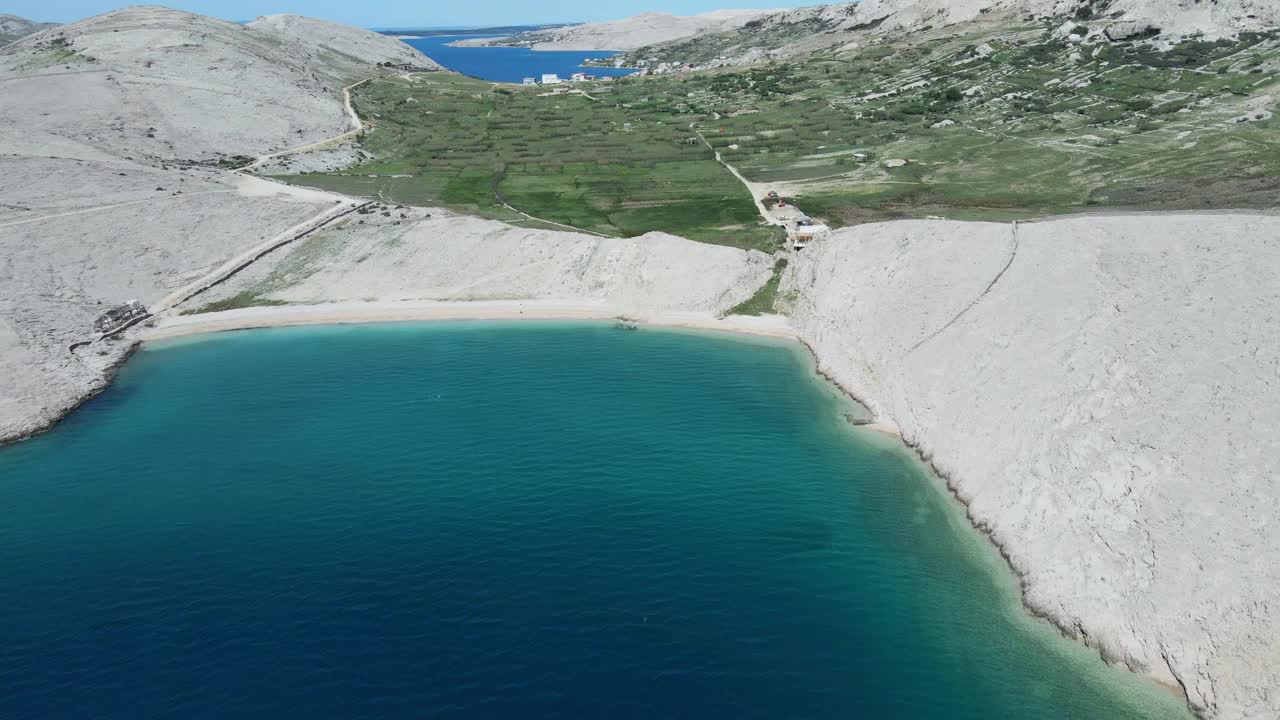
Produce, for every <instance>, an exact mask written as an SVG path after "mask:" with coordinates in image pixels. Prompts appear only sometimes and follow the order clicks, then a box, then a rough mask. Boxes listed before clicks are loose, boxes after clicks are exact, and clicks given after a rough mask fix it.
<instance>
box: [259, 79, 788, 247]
mask: <svg viewBox="0 0 1280 720" xmlns="http://www.w3.org/2000/svg"><path fill="white" fill-rule="evenodd" d="M355 104H356V108H357V111H358V112H359V113H360V115H361V117H363V118H366V119H367V120H368V121H370V122H371V123H372V124H373V125H374V127H375V130H374V131H373V132H372V133H370V134H368V136H367V137H366V139H365V140H364V149H365V150H367V151H368V152H370V153H372V154H373V155H374V158H375V159H374V160H373V161H372V162H369V163H365V164H363V165H361V166H359V167H356V168H352V169H351V170H348V171H345V172H343V173H340V174H309V175H303V176H285V177H284V178H283V179H286V180H289V181H292V182H298V183H302V184H307V185H312V186H315V187H322V188H325V189H330V190H338V191H343V192H349V193H354V194H359V195H367V196H373V197H380V198H383V199H384V200H387V201H389V202H397V203H405V204H414V205H443V206H446V207H449V208H453V209H457V210H461V211H464V212H470V213H474V214H478V215H482V216H485V217H491V218H494V219H498V220H505V221H511V222H521V223H523V224H530V225H536V224H537V223H536V222H532V221H529V220H528V219H527V218H524V217H523V216H521V215H520V214H519V213H517V212H515V210H518V211H520V212H522V213H526V214H528V215H531V216H533V217H535V218H540V219H542V220H546V221H549V222H552V223H561V224H563V225H569V226H572V227H575V228H581V229H583V230H587V231H590V232H595V233H599V234H602V235H613V236H627V237H631V236H637V235H643V234H644V233H647V232H651V231H655V230H661V231H665V232H670V233H674V234H677V235H681V236H683V237H687V238H691V239H694V240H701V241H705V242H713V243H720V244H726V245H734V246H738V247H748V248H761V249H772V248H773V247H775V246H776V245H777V243H778V242H779V240H780V237H779V235H778V232H777V230H776V228H773V227H771V226H767V225H764V224H763V223H762V222H761V219H760V217H759V215H758V214H757V213H756V210H755V206H754V205H753V204H752V202H751V198H750V197H749V196H748V194H747V192H746V190H745V188H744V187H743V186H742V184H741V183H739V182H738V181H737V180H736V179H735V178H734V177H733V176H732V175H731V174H730V173H729V172H728V171H727V170H725V169H724V168H723V167H722V166H721V165H720V164H719V163H717V162H716V161H715V159H714V158H713V156H712V153H711V151H710V150H708V149H707V147H706V146H705V145H702V144H701V143H695V144H691V143H689V142H688V139H689V137H690V136H691V134H692V133H691V131H690V130H689V127H688V125H689V122H690V121H689V120H683V121H680V120H678V119H674V118H672V117H669V116H667V115H665V114H664V113H662V112H661V110H659V109H657V108H655V107H644V106H642V107H632V108H624V107H621V106H620V105H618V104H617V103H615V102H610V101H608V100H605V99H599V100H595V99H590V98H588V97H585V96H583V95H558V96H539V94H538V89H537V88H532V89H531V88H523V87H520V88H516V87H511V86H499V85H495V84H493V83H488V82H483V81H479V80H474V79H470V78H466V77H462V76H458V75H452V74H445V73H436V74H429V75H419V76H415V77H414V78H413V79H411V80H406V79H404V78H384V79H380V80H377V81H375V82H373V83H371V84H370V85H368V86H366V87H364V88H361V89H360V91H359V92H358V94H357V95H356V98H355ZM513 209H514V210H513Z"/></svg>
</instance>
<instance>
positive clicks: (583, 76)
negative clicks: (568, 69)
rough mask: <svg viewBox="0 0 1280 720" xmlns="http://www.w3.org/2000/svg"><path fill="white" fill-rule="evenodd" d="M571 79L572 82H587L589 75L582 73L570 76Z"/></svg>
mask: <svg viewBox="0 0 1280 720" xmlns="http://www.w3.org/2000/svg"><path fill="white" fill-rule="evenodd" d="M569 79H570V80H572V81H574V82H585V81H586V79H587V74H586V73H580V72H578V73H574V74H573V75H570V76H569Z"/></svg>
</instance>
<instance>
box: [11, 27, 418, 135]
mask: <svg viewBox="0 0 1280 720" xmlns="http://www.w3.org/2000/svg"><path fill="white" fill-rule="evenodd" d="M384 62H391V63H397V64H399V63H404V64H410V65H416V66H422V67H424V68H435V67H438V66H436V65H435V63H433V62H431V60H429V59H428V58H427V57H426V56H424V55H422V54H421V53H418V52H417V51H416V50H413V49H412V48H410V47H408V46H407V45H405V44H404V43H402V42H399V41H397V40H395V39H392V38H388V37H384V36H382V35H378V34H377V33H373V32H369V31H365V30H359V29H357V28H346V29H341V28H340V26H333V25H331V24H329V23H322V22H318V21H305V22H302V21H296V20H293V19H289V18H277V19H271V18H268V19H264V20H262V21H259V22H257V23H254V25H252V26H244V25H239V24H236V23H232V22H227V21H224V20H217V19H214V18H209V17H204V16H201V15H195V14H193V13H188V12H182V11H178V10H171V9H168V8H162V7H130V8H125V9H123V10H117V11H115V12H110V13H107V14H105V15H99V16H96V17H92V18H89V19H87V20H81V21H79V22H75V23H71V24H69V25H62V26H58V27H55V28H51V29H48V30H45V31H43V32H39V33H36V34H34V35H30V36H28V37H26V38H23V39H21V40H19V41H17V42H15V43H13V44H11V45H9V46H7V47H5V48H4V49H2V50H0V75H2V76H3V80H4V87H3V93H4V96H5V102H4V103H0V126H4V127H7V128H8V129H10V130H15V131H23V130H24V129H26V131H29V132H31V133H32V134H34V135H35V136H42V135H46V134H51V135H57V136H59V137H61V138H75V139H79V140H89V141H91V142H90V144H92V145H93V146H94V147H96V148H99V149H101V150H105V151H107V152H111V153H114V154H120V155H130V156H134V157H146V158H153V159H164V160H210V159H215V158H217V157H219V156H237V155H257V154H260V153H264V152H268V151H271V150H277V149H284V148H288V147H295V146H298V145H302V144H304V143H306V142H309V141H310V142H314V141H319V140H322V139H324V138H326V137H330V136H333V135H335V134H337V133H339V132H342V130H343V129H345V128H347V123H348V118H347V117H346V114H345V113H344V110H343V106H342V100H341V92H340V89H341V87H342V86H343V85H345V84H348V83H351V82H354V81H356V80H359V79H362V78H364V77H367V76H369V75H370V74H372V73H373V72H375V71H376V68H375V67H373V66H374V65H376V64H378V63H384ZM211 118H216V119H217V121H216V122H211V121H210V119H211Z"/></svg>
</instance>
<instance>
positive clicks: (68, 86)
mask: <svg viewBox="0 0 1280 720" xmlns="http://www.w3.org/2000/svg"><path fill="white" fill-rule="evenodd" d="M255 25H257V27H255V28H249V27H244V26H241V25H236V24H234V23H228V22H223V21H220V20H213V19H211V18H206V17H202V16H199V15H193V14H190V13H184V12H179V11H175V10H168V9H164V8H151V7H143V8H129V9H126V10H121V11H118V12H113V13H109V14H107V15H103V16H99V17H96V18H90V19H88V20H85V21H82V22H78V23H74V24H71V25H66V26H59V27H55V28H51V29H48V30H45V31H43V32H38V33H36V34H33V35H30V36H29V37H26V38H24V39H22V40H20V41H18V42H17V43H14V44H12V45H10V46H8V47H6V48H4V49H3V50H0V96H3V98H4V102H0V256H2V257H3V260H4V261H3V263H0V287H3V292H0V440H7V439H13V438H16V437H21V436H23V435H25V434H28V433H30V432H32V431H33V430H37V429H39V428H41V427H44V426H46V425H47V424H49V423H51V422H53V421H55V420H56V419H57V418H58V417H60V416H61V415H62V414H63V413H65V412H66V411H67V410H69V409H70V408H72V407H74V406H75V405H77V404H78V403H79V402H80V401H81V400H82V399H83V398H84V397H85V396H86V395H87V394H89V393H92V392H93V391H95V390H96V389H98V388H100V387H101V386H102V385H103V384H104V383H105V382H106V372H107V370H109V368H110V367H111V366H112V365H113V364H115V363H116V362H118V361H119V360H120V358H122V357H123V356H124V355H125V354H126V352H127V349H128V348H129V346H130V343H129V342H128V341H110V340H97V341H96V342H93V343H92V344H88V345H81V343H86V342H88V341H92V340H96V339H97V338H98V336H99V333H97V332H95V331H94V329H93V324H94V321H95V320H96V319H97V318H98V317H99V316H100V315H102V314H103V313H104V312H106V311H107V310H109V309H111V308H114V307H117V306H120V305H122V304H124V303H127V302H129V301H130V300H138V301H140V302H141V303H143V304H144V305H145V304H151V303H154V302H156V301H158V300H160V299H161V298H162V297H163V296H165V295H166V294H168V293H169V292H171V291H173V290H174V289H176V288H179V287H181V286H182V285H183V284H185V283H187V282H189V281H191V280H192V279H194V278H196V277H199V276H200V275H202V274H203V273H205V272H207V271H209V270H210V269H212V268H214V267H217V266H218V265H220V264H221V263H222V262H224V261H225V260H227V259H228V258H229V257H231V256H233V255H235V254H236V253H237V252H240V251H243V250H245V249H246V248H248V247H252V246H253V245H256V244H258V243H260V242H262V241H263V240H265V239H269V238H272V237H274V236H275V235H277V234H278V233H281V232H284V231H285V230H287V229H288V228H290V227H292V226H294V225H296V224H298V223H300V222H302V221H304V220H306V219H307V218H309V217H313V216H315V215H317V214H319V213H321V212H325V211H328V210H329V209H331V208H333V207H335V206H337V205H346V204H349V201H347V200H346V199H343V198H339V197H338V196H334V195H328V194H325V193H318V192H314V191H302V190H297V189H293V188H288V187H286V186H283V185H278V184H274V183H267V182H264V181H261V180H257V179H254V178H247V177H243V176H240V175H237V174H234V173H232V172H230V171H229V170H228V169H227V168H228V167H231V166H234V165H237V164H243V162H244V161H245V160H246V159H247V158H248V157H252V156H257V155H259V154H263V153H267V152H270V151H273V150H279V149H284V148H288V147H294V146H298V145H303V144H306V143H308V142H316V141H320V140H323V139H325V138H328V137H332V136H334V135H338V134H340V133H343V132H346V131H348V130H350V129H351V126H350V119H349V118H348V116H347V113H346V111H345V109H344V108H343V104H342V99H341V92H340V88H341V86H342V85H344V84H347V83H349V82H352V81H354V80H356V79H360V78H361V77H367V76H369V75H371V74H373V73H376V72H378V71H379V70H378V68H377V67H376V64H377V63H382V62H393V63H399V62H411V63H415V64H417V65H422V66H424V67H432V66H433V65H434V64H433V63H431V62H430V60H428V59H427V58H425V57H423V56H421V55H420V54H418V53H416V52H415V51H413V50H412V49H410V48H408V47H407V46H405V45H404V44H403V43H400V42H397V41H395V40H392V39H389V38H383V37H381V36H378V35H376V34H373V33H368V32H365V31H360V30H354V29H350V28H347V29H342V30H337V31H335V30H333V27H332V26H330V25H329V24H327V23H314V22H309V21H308V22H302V21H299V22H297V23H292V22H289V21H287V20H286V19H279V18H276V19H270V18H269V19H265V20H262V21H259V22H258V23H256V24H255ZM351 35H354V36H355V37H356V38H358V40H357V41H355V42H350V41H348V40H347V39H346V38H348V37H349V36H351ZM73 347H74V349H73Z"/></svg>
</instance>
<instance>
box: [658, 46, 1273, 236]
mask: <svg viewBox="0 0 1280 720" xmlns="http://www.w3.org/2000/svg"><path fill="white" fill-rule="evenodd" d="M1086 32H1087V29H1086V28H1085V26H1084V25H1081V26H1079V28H1078V29H1076V28H1073V29H1071V30H1068V31H1067V32H1063V31H1062V30H1061V29H1055V28H1049V27H1031V28H1023V29H1020V30H1017V31H1013V32H1006V33H1004V34H1001V35H994V36H993V35H982V34H974V35H965V34H952V35H948V36H945V37H938V38H933V39H930V40H927V41H921V40H913V41H911V42H906V41H903V42H899V43H891V44H886V45H881V46H874V47H870V48H864V49H861V50H859V51H856V52H850V53H846V54H841V55H839V56H828V57H819V58H814V59H810V60H807V61H805V62H803V63H795V64H791V65H786V66H782V65H779V66H762V67H757V68H753V69H750V70H746V71H742V70H737V71H731V72H726V71H719V72H718V73H717V74H712V75H709V76H703V77H704V79H702V80H700V81H698V82H693V83H691V82H689V81H688V80H675V79H670V80H668V79H666V78H661V79H660V82H665V83H669V84H670V85H671V86H672V88H673V92H672V94H673V95H678V96H680V97H682V98H686V102H687V103H688V104H689V105H690V106H691V107H693V108H695V109H696V110H697V111H698V112H700V113H703V114H710V118H711V119H709V120H706V121H703V122H701V123H699V127H700V128H701V129H702V131H703V132H704V134H705V135H706V136H707V137H708V139H709V140H710V141H711V143H712V144H713V145H715V146H716V147H717V148H718V149H720V150H721V152H722V153H723V156H724V158H725V160H727V161H728V162H730V163H732V164H734V165H735V166H737V167H738V169H739V170H741V171H742V172H743V173H744V174H745V175H746V176H747V177H748V178H749V179H751V180H754V181H757V182H764V183H771V184H775V185H776V189H777V190H778V191H780V192H781V193H782V194H783V195H785V196H791V197H799V198H801V200H800V201H799V204H800V205H801V206H802V207H803V208H804V210H805V211H806V212H808V213H809V214H811V215H817V216H820V217H823V218H824V219H826V220H828V221H830V222H832V223H834V224H837V225H839V224H849V223H856V222H860V221H867V220H877V219H884V218H890V217H920V216H927V215H942V216H947V217H952V218H958V219H965V218H990V219H1012V218H1020V217H1033V216H1038V215H1045V214H1058V213H1066V212H1074V211H1080V210H1086V209H1099V208H1106V207H1109V208H1144V209H1205V208H1260V207H1273V206H1274V205H1275V202H1276V198H1277V193H1278V192H1280V132H1278V129H1280V125H1277V120H1276V119H1275V118H1274V117H1273V116H1272V108H1273V107H1274V104H1275V97H1276V96H1277V95H1280V83H1278V81H1277V70H1280V42H1278V40H1277V38H1276V37H1275V36H1263V35H1256V34H1255V35H1245V36H1243V37H1241V38H1239V39H1238V40H1226V41H1218V42H1212V43H1211V42H1201V41H1196V40H1190V41H1186V42H1183V43H1181V44H1179V45H1177V46H1175V47H1172V48H1166V49H1163V50H1155V49H1153V48H1152V47H1151V46H1149V45H1141V44H1135V43H1108V42H1098V43H1088V42H1085V41H1084V40H1083V37H1084V34H1085V33H1086Z"/></svg>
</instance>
